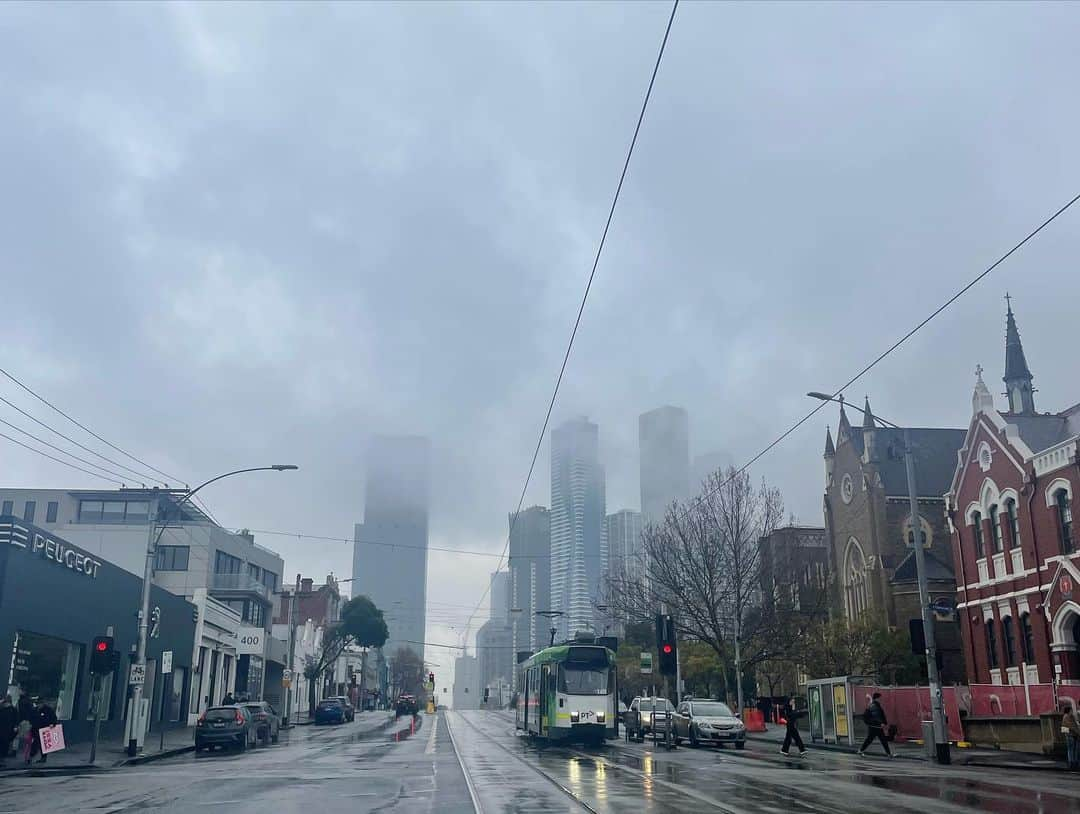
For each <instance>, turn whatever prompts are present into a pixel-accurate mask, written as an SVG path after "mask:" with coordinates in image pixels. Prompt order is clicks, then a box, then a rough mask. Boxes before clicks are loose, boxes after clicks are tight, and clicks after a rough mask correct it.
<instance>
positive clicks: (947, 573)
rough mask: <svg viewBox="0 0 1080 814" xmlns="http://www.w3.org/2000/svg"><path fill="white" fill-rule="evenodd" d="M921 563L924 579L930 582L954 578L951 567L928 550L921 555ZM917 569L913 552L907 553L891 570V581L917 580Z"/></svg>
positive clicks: (947, 580) (946, 580)
mask: <svg viewBox="0 0 1080 814" xmlns="http://www.w3.org/2000/svg"><path fill="white" fill-rule="evenodd" d="M923 564H924V565H925V566H926V579H927V580H929V581H930V582H934V581H941V582H951V581H953V580H955V579H956V574H955V573H954V572H953V569H952V568H951V567H950V566H948V565H946V564H945V563H943V562H942V561H941V560H939V559H938V558H937V557H935V556H934V555H933V554H931V553H930V552H929V551H927V552H925V553H924V555H923ZM918 579H919V571H918V569H917V568H916V567H915V552H914V551H912V552H911V553H910V554H908V555H907V556H906V557H905V558H904V561H903V562H901V563H900V565H898V566H897V567H896V570H895V571H894V572H893V577H892V581H893V582H917V581H918Z"/></svg>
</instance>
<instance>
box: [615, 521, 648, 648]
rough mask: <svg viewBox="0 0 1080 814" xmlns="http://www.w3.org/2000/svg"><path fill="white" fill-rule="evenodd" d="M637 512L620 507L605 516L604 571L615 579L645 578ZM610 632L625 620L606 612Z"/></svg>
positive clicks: (619, 626)
mask: <svg viewBox="0 0 1080 814" xmlns="http://www.w3.org/2000/svg"><path fill="white" fill-rule="evenodd" d="M641 531H642V524H641V512H635V511H631V510H630V509H622V510H620V511H617V512H615V513H614V514H609V515H608V516H607V541H608V573H609V574H612V575H613V576H615V577H616V578H617V579H620V580H621V579H634V580H641V581H642V582H644V581H645V577H646V573H645V547H644V545H643V543H642V540H641ZM608 604H609V607H610V603H608ZM607 618H608V621H609V622H610V623H611V625H612V631H611V632H613V633H616V634H620V635H621V633H622V630H623V626H624V625H625V624H626V623H627V622H628V621H629V619H627V618H618V617H616V616H614V615H613V612H612V611H610V610H609V611H608V612H607Z"/></svg>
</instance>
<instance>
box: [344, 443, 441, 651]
mask: <svg viewBox="0 0 1080 814" xmlns="http://www.w3.org/2000/svg"><path fill="white" fill-rule="evenodd" d="M429 457H430V445H429V443H428V440H427V439H426V438H420V437H417V436H376V437H375V438H373V439H372V440H371V443H370V444H369V446H368V456H367V488H366V490H365V500H364V522H363V523H358V524H357V525H356V533H355V537H354V540H355V543H354V545H353V589H352V595H353V596H358V595H360V594H364V595H366V596H368V597H370V598H371V600H372V601H373V602H374V603H375V604H376V605H377V606H378V607H379V608H380V609H381V610H382V611H383V613H384V614H385V615H386V623H387V627H388V628H389V629H390V638H389V639H388V640H387V642H386V645H385V646H384V647H383V652H384V653H386V654H387V657H388V658H392V657H393V655H394V653H396V652H397V649H398V648H399V647H408V648H409V649H411V650H413V651H414V652H415V653H416V654H417V655H418V656H419V657H420V658H421V659H423V658H424V646H423V644H420V643H422V642H423V641H424V617H425V606H426V596H427V594H426V591H427V545H428V494H429V485H428V484H429V477H430V476H429Z"/></svg>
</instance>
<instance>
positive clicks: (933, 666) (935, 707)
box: [806, 392, 952, 764]
mask: <svg viewBox="0 0 1080 814" xmlns="http://www.w3.org/2000/svg"><path fill="white" fill-rule="evenodd" d="M806 395H808V396H809V397H810V398H814V399H818V400H819V401H836V402H839V403H840V404H841V405H843V404H846V402H845V401H844V400H843V398H839V399H837V398H835V397H833V396H830V395H828V394H826V393H818V392H810V393H807V394H806ZM848 406H849V407H854V408H855V409H856V410H858V411H859V412H860V413H863V414H864V415H867V416H869V417H870V418H871V419H872V420H877V421H880V422H881V423H882V424H884V425H886V426H888V427H892V428H894V429H897V430H901V431H902V432H903V433H904V467H905V469H906V471H907V482H908V504H909V507H910V511H911V539H912V544H913V545H914V547H915V573H916V575H917V578H918V582H919V605H920V606H921V607H922V624H923V638H924V639H925V640H926V678H927V682H928V683H929V685H930V716H931V718H932V719H933V723H934V743H935V746H936V750H937V761H938V763H941V764H948V763H951V762H952V756H951V754H950V752H949V730H948V727H947V726H946V723H945V708H944V704H943V703H942V695H941V677H940V676H939V675H938V666H937V640H936V639H935V638H934V614H933V611H931V609H930V590H929V588H928V586H927V584H926V562H925V553H924V551H923V544H922V539H923V534H922V519H921V518H920V516H919V498H918V490H917V488H916V486H915V454H914V452H913V450H912V446H911V433H910V432H908V429H907V427H899V426H897V425H896V424H893V423H892V422H891V421H886V420H885V419H883V418H881V417H880V416H876V415H874V414H873V413H871V412H868V411H867V410H864V409H863V408H862V407H859V406H857V405H854V404H849V405H848Z"/></svg>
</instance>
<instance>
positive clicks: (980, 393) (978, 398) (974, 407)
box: [971, 365, 994, 415]
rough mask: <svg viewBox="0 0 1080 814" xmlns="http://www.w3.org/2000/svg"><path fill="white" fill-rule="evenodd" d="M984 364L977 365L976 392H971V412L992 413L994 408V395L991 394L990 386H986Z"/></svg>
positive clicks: (976, 413) (975, 413)
mask: <svg viewBox="0 0 1080 814" xmlns="http://www.w3.org/2000/svg"><path fill="white" fill-rule="evenodd" d="M982 374H983V366H982V365H976V366H975V392H974V393H972V394H971V412H972V414H974V415H978V414H979V413H991V412H993V410H994V397H993V396H992V395H990V388H989V387H987V386H986V382H984V381H983V377H982Z"/></svg>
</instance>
